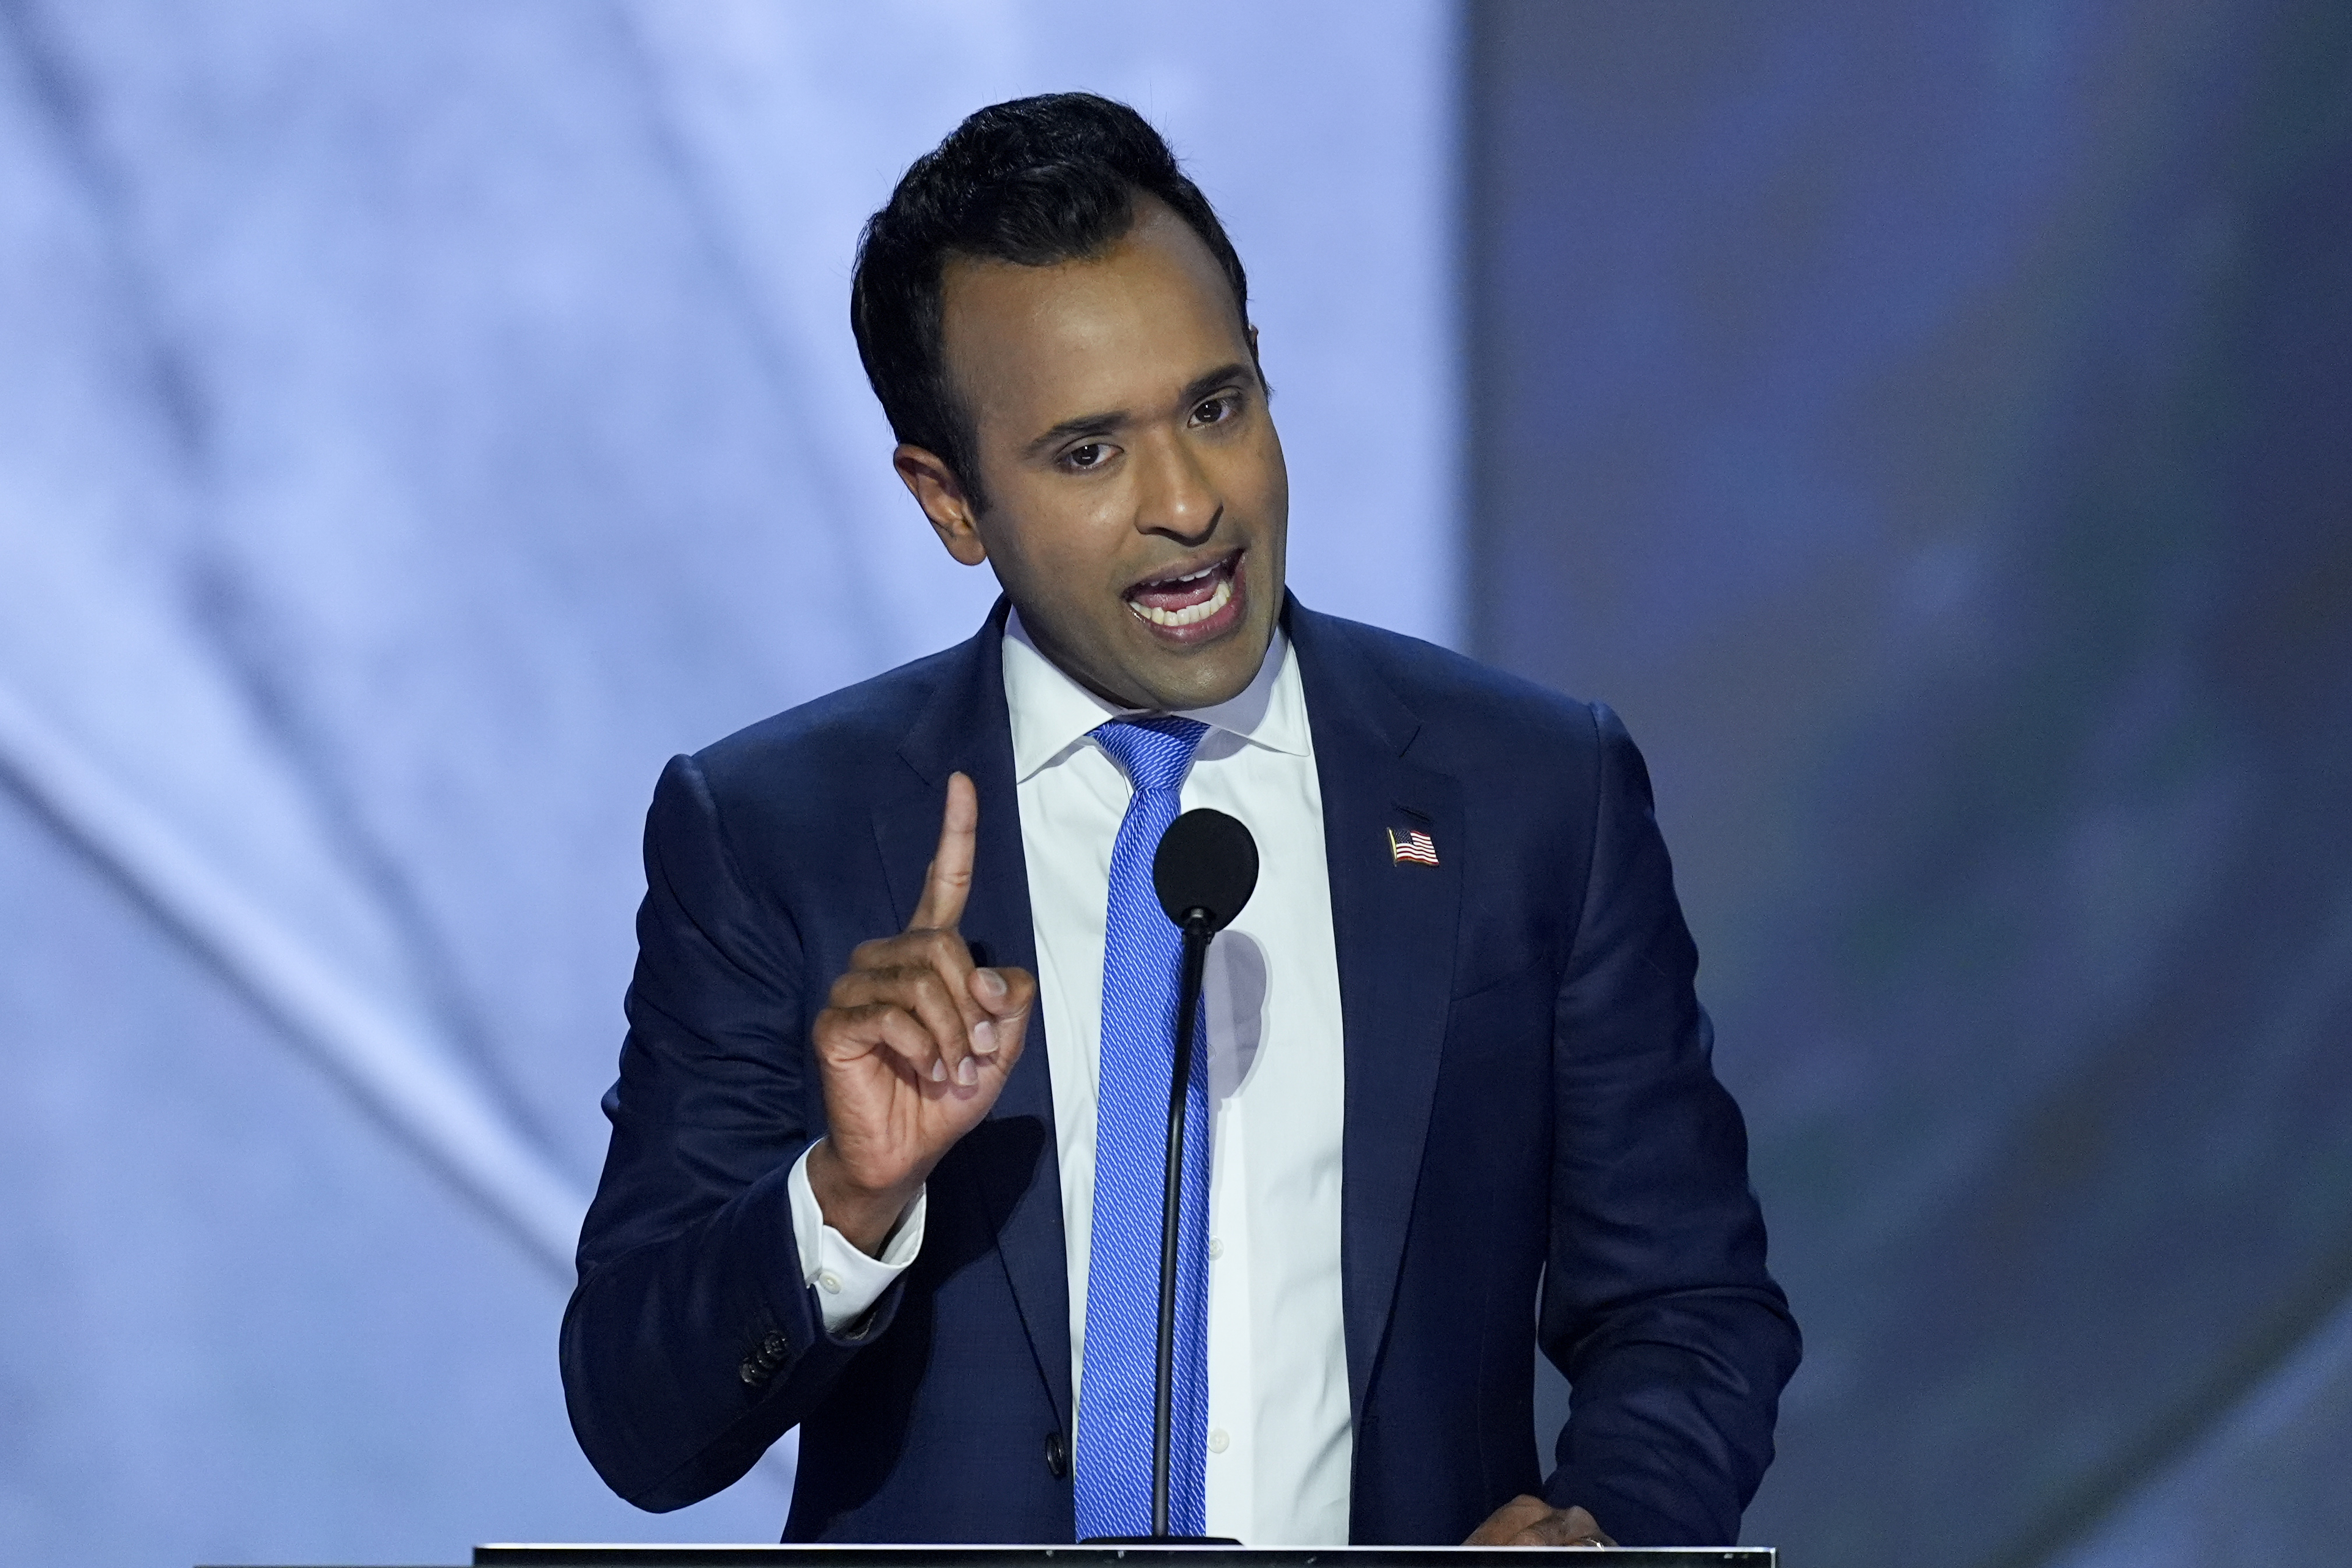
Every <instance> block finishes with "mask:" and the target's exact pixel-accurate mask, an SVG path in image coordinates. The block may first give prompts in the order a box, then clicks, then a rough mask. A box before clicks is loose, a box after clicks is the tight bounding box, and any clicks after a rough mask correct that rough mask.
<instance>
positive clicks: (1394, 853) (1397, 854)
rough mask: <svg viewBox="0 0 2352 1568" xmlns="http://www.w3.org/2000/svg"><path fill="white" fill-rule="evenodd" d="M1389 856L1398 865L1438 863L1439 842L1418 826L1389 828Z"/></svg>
mask: <svg viewBox="0 0 2352 1568" xmlns="http://www.w3.org/2000/svg"><path fill="white" fill-rule="evenodd" d="M1389 858H1391V859H1392V860H1394V861H1395V862H1396V863H1397V864H1398V865H1400V866H1402V865H1406V864H1408V863H1410V864H1412V865H1415V866H1434V865H1436V864H1437V842H1436V840H1434V839H1433V838H1432V837H1430V836H1429V835H1428V834H1426V833H1423V832H1422V831H1421V830H1420V829H1419V828H1417V827H1404V828H1397V827H1391V828H1390V829H1389Z"/></svg>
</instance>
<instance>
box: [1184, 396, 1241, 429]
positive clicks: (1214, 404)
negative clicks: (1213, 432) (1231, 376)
mask: <svg viewBox="0 0 2352 1568" xmlns="http://www.w3.org/2000/svg"><path fill="white" fill-rule="evenodd" d="M1233 416H1234V400H1233V399H1232V398H1231V397H1212V398H1211V399H1209V401H1208V402H1206V403H1203V404H1202V405H1201V406H1200V407H1198V408H1195V409H1194V410H1192V423H1193V424H1195V425H1222V424H1223V423H1224V422H1225V421H1226V420H1228V419H1230V418H1232V417H1233Z"/></svg>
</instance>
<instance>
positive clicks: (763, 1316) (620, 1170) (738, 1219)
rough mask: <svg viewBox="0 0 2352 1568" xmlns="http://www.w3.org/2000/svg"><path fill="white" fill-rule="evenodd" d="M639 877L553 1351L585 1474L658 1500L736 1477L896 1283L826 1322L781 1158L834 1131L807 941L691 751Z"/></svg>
mask: <svg viewBox="0 0 2352 1568" xmlns="http://www.w3.org/2000/svg"><path fill="white" fill-rule="evenodd" d="M637 942H638V958H637V968H636V974H635V980H634V981H633V983H632V984H631V985H630V987H629V995H628V1004H627V1011H628V1022H629V1030H628V1036H627V1038H626V1040H625V1043H624V1044H623V1046H622V1048H621V1074H620V1081H619V1082H618V1083H616V1084H615V1085H614V1087H613V1089H612V1091H611V1092H610V1093H608V1094H607V1095H606V1096H605V1100H604V1110H605V1114H606V1115H607V1116H608V1117H609V1118H610V1119H611V1121H612V1123H613V1140H612V1146H611V1151H610V1152H609V1153H608V1155H607V1156H606V1159H605V1164H604V1179H603V1181H602V1182H601V1183H600V1184H598V1187H597V1192H596V1199H595V1202H594V1203H593V1205H591V1206H590V1208H589V1211H588V1218H587V1222H586V1224H585V1225H584V1226H583V1229H582V1232H581V1237H580V1254H579V1266H580V1281H579V1285H578V1287H577V1288H576V1289H574V1290H573V1292H572V1303H571V1306H570V1308H569V1310H567V1311H566V1312H565V1313H564V1320H563V1332H562V1363H563V1387H564V1397H565V1401H566V1404H567V1405H568V1406H569V1407H570V1410H571V1415H572V1430H573V1431H574V1432H575V1433H576V1434H577V1435H578V1436H579V1439H580V1446H581V1447H582V1449H583V1451H585V1453H586V1454H587V1456H588V1458H589V1461H590V1462H591V1463H592V1464H593V1465H594V1466H595V1468H596V1472H597V1474H599V1475H601V1476H602V1477H604V1480H605V1482H606V1483H607V1484H608V1485H610V1486H611V1487H612V1488H613V1489H614V1491H616V1492H618V1493H619V1494H620V1495H621V1496H622V1497H624V1498H625V1499H627V1500H629V1501H630V1502H633V1503H635V1504H636V1505H637V1506H638V1507H640V1508H646V1509H652V1510H669V1509H674V1508H680V1507H683V1506H685V1505H686V1504H688V1503H690V1502H695V1501H698V1500H701V1499H703V1498H706V1497H709V1495H710V1494H712V1493H713V1492H716V1491H718V1490H719V1489H722V1488H724V1487H726V1486H728V1485H730V1483H732V1482H733V1481H734V1480H735V1479H737V1478H739V1477H740V1476H741V1475H742V1474H743V1473H744V1471H746V1470H748V1469H749V1468H751V1466H752V1464H754V1463H755V1462H756V1461H757V1460H758V1459H759V1458H760V1456H761V1454H762V1453H764V1452H765V1451H766V1450H767V1448H768V1447H769V1445H770V1444H772V1443H773V1442H774V1441H775V1440H776V1439H777V1438H778V1437H779V1436H782V1435H783V1433H784V1432H786V1431H787V1430H789V1429H790V1428H791V1427H793V1426H795V1425H796V1424H798V1423H799V1422H800V1420H801V1419H802V1417H803V1416H804V1415H806V1414H807V1413H808V1412H809V1411H810V1410H811V1409H812V1407H814V1405H816V1404H817V1403H818V1402H819V1401H820V1400H821V1399H822V1398H823V1397H824V1394H825V1393H826V1391H827V1390H828V1389H829V1388H830V1387H831V1386H832V1384H833V1382H834V1380H835V1378H836V1377H837V1376H838V1375H839V1374H840V1373H841V1371H842V1369H843V1367H844V1366H845V1364H846V1363H848V1361H849V1359H850V1358H851V1357H853V1356H854V1355H856V1352H857V1351H858V1349H859V1348H860V1347H861V1346H863V1345H864V1344H866V1343H868V1342H871V1341H872V1340H873V1339H874V1338H875V1337H876V1336H877V1335H879V1334H880V1333H881V1332H882V1331H884V1330H885V1329H886V1328H887V1326H888V1323H889V1320H890V1316H891V1313H892V1311H893V1310H894V1309H895V1307H896V1305H897V1302H898V1297H899V1295H900V1291H901V1288H900V1287H899V1286H897V1285H894V1286H893V1287H892V1288H891V1289H889V1290H887V1291H886V1292H885V1293H884V1295H883V1297H882V1299H881V1300H879V1301H878V1302H877V1303H876V1305H875V1308H874V1310H873V1311H872V1312H871V1313H870V1314H869V1315H868V1316H867V1317H866V1320H865V1321H864V1323H863V1324H862V1325H861V1326H860V1330H859V1332H858V1333H857V1334H856V1336H850V1335H838V1334H830V1333H828V1332H826V1331H825V1328H824V1319H823V1314H822V1312H821V1311H820V1310H819V1307H818V1305H817V1301H816V1298H815V1296H814V1292H813V1291H812V1290H811V1289H810V1288H809V1286H808V1284H807V1282H806V1281H805V1280H804V1279H803V1278H802V1274H801V1265H800V1256H799V1248H798V1246H797V1243H796V1241H795V1239H794V1236H793V1218H792V1201H791V1195H790V1177H791V1173H792V1167H793V1163H794V1162H795V1161H796V1160H797V1159H798V1158H799V1156H800V1154H801V1152H802V1151H803V1150H804V1149H806V1148H807V1147H808V1145H809V1144H810V1143H811V1142H813V1141H814V1140H815V1139H816V1138H817V1137H819V1136H821V1135H822V1133H823V1131H824V1129H823V1125H822V1114H823V1100H822V1096H821V1093H820V1091H819V1089H818V1086H817V1085H816V1083H815V1082H814V1064H813V1062H812V1060H811V1058H810V1056H809V1053H808V1047H807V1043H806V1039H805V1029H806V1017H807V1007H806V1003H805V999H804V998H803V995H802V991H803V965H802V955H801V948H800V939H799V935H798V931H797V928H796V926H795V924H794V922H793V919H792V915H791V911H790V910H787V909H785V908H784V907H783V906H782V903H781V902H780V901H778V900H776V899H775V898H773V897H772V896H762V894H761V892H760V891H758V890H756V889H755V888H754V886H753V884H752V882H751V880H750V879H747V878H746V877H745V876H744V875H743V873H742V869H741V868H740V866H739V865H738V863H737V861H736V858H735V856H734V854H733V853H732V851H731V850H730V847H729V845H728V842H727V837H726V834H725V830H724V826H723V825H722V823H721V821H720V817H719V809H718V806H717V804H716V803H715V802H714V800H713V798H712V795H711V792H710V788H709V784H708V783H707V782H706V780H705V779H704V777H703V775H702V773H701V772H700V771H699V769H698V768H697V766H696V765H695V763H694V762H693V761H692V760H691V759H690V758H687V757H678V758H675V759H673V760H672V761H671V763H670V764H669V766H668V768H667V770H666V771H665V772H664V773H663V774H662V778H661V783H660V784H659V785H658V786H657V787H656V790H655V794H654V804H653V808H652V811H651V812H650V814H649V815H648V816H647V819H646V900H645V904H644V907H643V908H642V909H641V910H639V912H638V916H637Z"/></svg>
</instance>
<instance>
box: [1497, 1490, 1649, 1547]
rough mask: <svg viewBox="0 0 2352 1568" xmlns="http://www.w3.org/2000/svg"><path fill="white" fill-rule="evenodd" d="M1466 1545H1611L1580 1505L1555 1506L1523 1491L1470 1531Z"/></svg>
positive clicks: (1598, 1526)
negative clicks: (1573, 1506)
mask: <svg viewBox="0 0 2352 1568" xmlns="http://www.w3.org/2000/svg"><path fill="white" fill-rule="evenodd" d="M1462 1544H1463V1545H1465V1546H1614V1545H1616V1544H1617V1543H1616V1542H1614V1541H1612V1540H1611V1539H1610V1538H1609V1537H1608V1536H1606V1535H1604V1534H1602V1533H1601V1524H1600V1521H1597V1520H1595V1519H1594V1518H1593V1517H1592V1516H1591V1514H1589V1513H1587V1512H1585V1511H1584V1510H1582V1509H1580V1508H1565V1509H1562V1508H1554V1507H1552V1506H1551V1504H1549V1503H1548V1502H1546V1501H1544V1500H1543V1499H1541V1498H1539V1497H1528V1496H1527V1495H1526V1494H1525V1493H1522V1494H1520V1495H1519V1496H1517V1497H1515V1498H1513V1499H1512V1500H1510V1501H1508V1502H1507V1503H1505V1504H1504V1505H1503V1506H1502V1507H1500V1508H1498V1509H1496V1510H1495V1511H1494V1512H1493V1513H1492V1514H1491V1515H1489V1516H1488V1517H1487V1520H1486V1523H1484V1524H1482V1525H1480V1526H1479V1527H1478V1528H1477V1529H1476V1530H1475V1531H1471V1533H1470V1539H1469V1540H1467V1541H1465V1542H1463V1543H1462Z"/></svg>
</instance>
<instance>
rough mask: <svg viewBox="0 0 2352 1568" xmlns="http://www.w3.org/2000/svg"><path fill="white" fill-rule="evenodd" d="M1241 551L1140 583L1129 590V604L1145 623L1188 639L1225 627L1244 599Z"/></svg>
mask: <svg viewBox="0 0 2352 1568" xmlns="http://www.w3.org/2000/svg"><path fill="white" fill-rule="evenodd" d="M1241 562H1242V552H1240V551H1238V550H1236V551H1234V552H1232V553H1230V554H1228V555H1225V556H1223V557H1222V558H1220V559H1218V560H1215V561H1212V562H1210V563H1208V564H1207V565H1205V566H1197V567H1193V568H1192V569H1191V570H1189V571H1186V572H1183V573H1181V574H1170V575H1168V576H1165V577H1155V578H1153V579H1151V580H1150V582H1148V583H1138V584H1136V585H1135V586H1134V587H1132V588H1129V590H1128V591H1127V607H1128V608H1129V609H1130V610H1133V611H1134V612H1135V613H1136V615H1137V616H1138V617H1139V618H1140V619H1141V620H1142V621H1143V622H1144V623H1145V624H1146V625H1148V626H1151V627H1152V628H1153V629H1154V630H1156V631H1159V632H1161V633H1162V634H1171V635H1174V636H1176V637H1181V638H1183V639H1184V640H1186V641H1190V640H1192V639H1193V638H1195V637H1202V636H1204V635H1213V633H1214V632H1216V631H1219V630H1222V629H1223V622H1224V621H1225V620H1227V619H1230V618H1232V617H1230V616H1227V614H1226V612H1227V611H1229V610H1234V609H1235V608H1236V606H1237V605H1238V604H1239V601H1240V599H1241V581H1240V576H1241Z"/></svg>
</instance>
